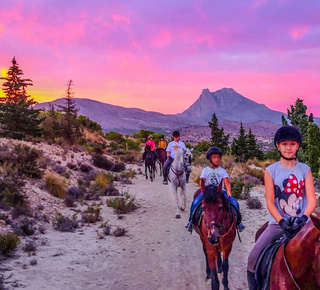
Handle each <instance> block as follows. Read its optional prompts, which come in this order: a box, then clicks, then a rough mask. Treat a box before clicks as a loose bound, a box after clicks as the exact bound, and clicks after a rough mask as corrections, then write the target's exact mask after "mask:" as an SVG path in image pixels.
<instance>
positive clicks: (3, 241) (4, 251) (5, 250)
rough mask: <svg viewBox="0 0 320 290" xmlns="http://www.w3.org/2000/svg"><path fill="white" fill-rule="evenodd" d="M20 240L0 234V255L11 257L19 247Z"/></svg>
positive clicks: (14, 236) (9, 235) (13, 236)
mask: <svg viewBox="0 0 320 290" xmlns="http://www.w3.org/2000/svg"><path fill="white" fill-rule="evenodd" d="M19 243H20V239H19V237H18V236H17V235H15V234H11V233H5V234H0V253H1V255H3V256H10V255H13V254H14V253H15V252H16V251H17V249H18V246H19Z"/></svg>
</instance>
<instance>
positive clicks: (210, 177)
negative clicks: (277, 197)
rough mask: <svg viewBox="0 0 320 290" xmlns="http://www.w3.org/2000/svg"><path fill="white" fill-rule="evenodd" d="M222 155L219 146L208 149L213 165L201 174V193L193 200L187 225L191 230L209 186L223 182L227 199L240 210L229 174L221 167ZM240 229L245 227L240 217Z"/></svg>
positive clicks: (208, 157)
mask: <svg viewBox="0 0 320 290" xmlns="http://www.w3.org/2000/svg"><path fill="white" fill-rule="evenodd" d="M221 157H222V151H221V150H220V149H219V148H218V147H216V146H214V147H211V148H209V149H208V151H207V159H208V160H209V161H210V163H211V165H210V167H209V166H208V167H205V168H204V169H203V170H202V172H201V175H200V187H201V193H200V194H199V195H198V196H197V197H196V198H195V199H194V200H193V202H192V205H191V209H190V217H189V222H188V224H187V226H186V228H187V230H188V231H190V232H192V229H193V224H192V214H193V212H194V210H195V209H196V208H197V206H198V204H199V203H200V202H201V201H202V196H203V192H205V189H206V187H207V186H212V185H214V186H218V185H219V184H220V183H221V182H222V187H223V192H224V195H225V197H226V199H227V200H228V202H229V203H230V204H232V205H233V206H234V207H235V208H236V209H237V210H238V211H239V212H240V208H239V204H238V202H237V200H236V199H235V198H234V197H233V196H232V192H231V184H230V181H229V174H228V173H227V171H226V170H225V169H224V168H222V167H220V161H221ZM239 216H240V215H239ZM238 229H239V231H240V232H241V231H243V230H244V229H245V227H244V225H243V224H242V223H241V221H240V219H239V221H238Z"/></svg>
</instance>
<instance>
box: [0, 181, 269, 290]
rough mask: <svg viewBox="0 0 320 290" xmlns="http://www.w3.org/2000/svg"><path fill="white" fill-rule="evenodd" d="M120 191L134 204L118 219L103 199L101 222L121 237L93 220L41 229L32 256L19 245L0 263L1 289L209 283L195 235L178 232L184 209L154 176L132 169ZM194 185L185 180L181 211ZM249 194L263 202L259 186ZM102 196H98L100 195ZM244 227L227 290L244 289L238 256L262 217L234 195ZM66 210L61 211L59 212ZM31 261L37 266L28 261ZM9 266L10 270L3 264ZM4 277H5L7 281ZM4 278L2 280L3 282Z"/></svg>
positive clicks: (191, 286) (118, 288)
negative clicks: (68, 228) (64, 229)
mask: <svg viewBox="0 0 320 290" xmlns="http://www.w3.org/2000/svg"><path fill="white" fill-rule="evenodd" d="M133 183H134V184H132V185H126V187H124V188H123V190H129V192H130V193H131V194H133V195H135V196H136V199H137V202H138V203H139V204H140V206H141V207H140V208H139V209H138V210H136V211H135V212H133V213H131V214H126V215H123V216H124V218H123V219H119V218H118V217H117V215H116V214H114V213H113V209H112V208H108V207H107V206H106V205H105V203H104V205H103V210H102V215H103V220H104V221H107V220H108V221H109V224H111V225H114V226H121V227H125V228H126V229H127V230H128V234H127V236H123V237H114V236H105V237H104V238H102V239H99V238H98V235H97V232H96V231H97V230H98V231H99V225H100V223H97V224H95V225H91V226H84V227H82V228H80V229H78V230H77V231H76V232H75V233H61V232H57V231H54V230H52V229H50V230H48V231H47V233H46V234H45V235H43V236H40V237H39V239H45V241H46V243H44V244H45V245H41V246H38V248H37V252H36V256H30V257H28V255H27V254H26V253H24V252H22V251H19V252H18V253H17V255H16V258H14V259H10V260H7V261H5V262H4V263H3V267H7V268H9V271H6V272H5V277H7V280H6V282H7V283H6V285H7V287H9V289H17V288H18V289H48V290H49V289H114V290H121V289H139V290H142V289H148V290H152V289H210V284H209V283H208V282H206V281H205V279H204V277H205V259H204V255H203V252H202V246H201V242H200V239H199V237H198V235H197V234H196V233H195V232H194V233H193V234H192V235H190V233H189V232H187V231H186V230H185V228H184V227H185V225H186V223H187V219H188V211H186V212H183V213H182V218H181V219H178V220H177V219H175V218H174V217H175V206H174V196H173V194H172V192H171V188H170V185H169V186H164V185H162V179H161V178H160V177H158V176H157V177H156V180H155V181H154V182H150V181H146V180H145V177H144V176H143V175H137V177H136V178H135V179H133ZM196 189H197V187H196V185H195V184H194V183H190V184H188V185H187V196H188V204H187V207H188V210H189V207H190V204H191V201H192V196H193V193H194V192H195V190H196ZM252 195H253V196H258V197H259V198H260V199H261V201H262V200H263V188H262V187H257V188H254V190H253V192H252ZM104 201H105V200H104ZM240 205H241V209H242V214H243V223H244V225H245V226H246V230H245V231H244V232H243V233H242V234H241V238H242V243H240V242H239V240H238V239H236V241H235V243H234V247H233V251H232V253H231V258H230V274H229V281H230V288H231V289H247V286H246V259H247V256H248V253H249V251H250V249H251V247H252V245H253V242H254V234H255V232H256V230H257V229H258V228H259V226H260V225H262V224H263V223H264V222H265V221H266V220H267V213H266V209H265V206H264V207H263V209H261V210H249V209H247V207H246V205H245V203H244V202H242V201H240ZM68 212H69V213H70V211H69V210H68V211H66V213H68ZM32 259H36V260H37V264H36V265H34V266H31V265H30V260H32ZM10 268H11V270H10ZM8 277H9V279H8ZM8 282H9V283H8Z"/></svg>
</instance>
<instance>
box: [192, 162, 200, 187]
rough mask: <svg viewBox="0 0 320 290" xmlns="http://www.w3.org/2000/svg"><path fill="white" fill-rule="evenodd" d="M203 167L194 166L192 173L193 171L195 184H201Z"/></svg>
mask: <svg viewBox="0 0 320 290" xmlns="http://www.w3.org/2000/svg"><path fill="white" fill-rule="evenodd" d="M201 171H202V167H200V166H199V165H197V166H192V171H191V179H192V180H193V182H195V183H196V184H199V183H200V175H201Z"/></svg>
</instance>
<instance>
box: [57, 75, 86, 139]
mask: <svg viewBox="0 0 320 290" xmlns="http://www.w3.org/2000/svg"><path fill="white" fill-rule="evenodd" d="M72 86H73V82H72V80H70V81H69V82H68V84H67V90H66V96H65V97H64V100H65V103H64V105H62V106H61V105H60V106H58V107H59V108H60V110H59V111H60V112H62V113H63V128H62V136H63V137H64V138H65V139H66V140H67V141H68V143H69V144H74V142H75V141H76V140H77V139H78V138H79V137H81V136H82V132H81V126H80V123H79V121H78V111H79V110H78V109H77V107H76V104H75V101H74V100H73V97H74V93H73V91H72Z"/></svg>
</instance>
